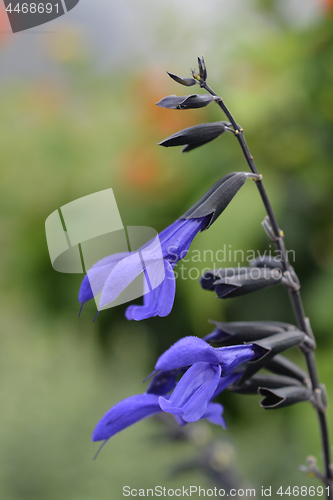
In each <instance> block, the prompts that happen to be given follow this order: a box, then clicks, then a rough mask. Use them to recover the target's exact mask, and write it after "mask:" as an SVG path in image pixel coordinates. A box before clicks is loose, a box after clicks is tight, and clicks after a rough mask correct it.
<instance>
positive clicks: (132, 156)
mask: <svg viewBox="0 0 333 500" xmlns="http://www.w3.org/2000/svg"><path fill="white" fill-rule="evenodd" d="M81 3H82V4H83V5H82V6H81ZM89 9H90V10H89ZM117 9H118V10H119V9H120V10H121V12H120V11H119V12H118V10H117ZM97 14H98V15H97ZM332 14H333V2H332V1H330V0H322V1H320V0H307V1H306V2H303V1H301V0H298V1H289V0H286V1H284V2H279V1H271V0H270V1H269V0H262V1H259V0H258V1H251V2H248V1H247V0H239V1H237V2H234V1H232V2H231V0H230V1H229V0H225V1H224V2H216V1H214V0H209V1H205V2H203V1H199V0H198V1H197V2H194V3H193V2H192V3H191V4H190V3H189V2H184V4H182V5H180V2H178V3H177V1H176V0H175V1H173V2H170V3H162V4H161V5H160V3H159V2H158V5H157V4H155V3H154V2H152V1H151V0H145V1H142V2H141V1H139V2H133V1H127V2H124V4H123V5H122V7H121V8H120V7H119V6H116V4H115V3H114V2H111V3H109V5H108V4H107V2H101V5H100V6H99V11H98V12H97V10H96V7H95V6H93V5H92V3H91V5H90V6H87V4H84V2H83V0H82V2H80V3H79V4H78V6H77V7H76V8H75V9H73V11H71V13H69V14H67V16H65V17H64V19H58V20H56V21H54V22H52V24H51V23H50V25H48V26H47V25H45V27H44V28H45V32H43V29H44V28H43V29H42V28H40V30H32V32H31V33H30V34H29V33H28V32H27V33H21V34H17V35H12V34H10V33H9V32H8V30H9V27H8V22H7V21H6V19H5V13H4V9H3V5H2V4H1V9H0V22H1V26H0V28H2V31H1V32H0V43H1V45H0V73H1V74H0V88H1V98H0V116H1V124H0V151H1V183H0V207H1V219H0V224H1V231H0V245H1V260H0V280H1V289H2V291H3V293H2V300H1V305H0V307H1V322H0V325H1V349H0V374H1V385H0V387H1V389H0V403H1V406H0V422H1V424H0V497H1V498H4V499H7V500H21V499H22V500H23V499H25V500H26V499H34V500H39V499H43V500H45V499H47V500H58V499H60V498H66V499H68V500H79V499H80V500H86V499H87V500H88V499H92V498H94V499H95V498H98V499H101V500H104V499H109V498H116V499H118V498H122V487H123V486H124V485H129V486H131V487H132V488H148V487H150V488H152V487H154V486H156V485H162V486H166V487H168V488H176V487H179V486H181V485H191V484H192V485H193V484H194V485H198V486H199V485H200V486H202V487H204V486H205V487H209V486H212V485H213V486H214V485H215V484H216V482H214V479H212V478H209V477H208V476H207V474H206V473H205V471H204V468H203V467H201V469H200V468H199V469H198V470H196V471H193V470H192V471H191V470H189V471H187V472H184V473H183V474H180V475H174V474H173V473H172V471H173V470H174V468H177V466H178V464H181V463H187V462H188V461H189V460H193V458H194V457H199V456H200V453H203V451H202V450H203V448H204V450H205V452H206V451H207V449H206V448H205V447H206V446H207V445H209V443H210V440H211V439H226V440H227V441H226V443H227V444H226V445H223V444H221V447H222V448H221V450H222V451H221V450H220V454H218V456H215V458H214V457H213V458H214V460H213V459H212V462H211V464H210V465H211V468H212V469H214V470H217V471H218V470H220V468H223V467H229V466H230V467H233V466H234V467H235V469H236V470H237V474H238V475H239V481H240V484H251V485H252V486H255V487H258V488H259V487H260V486H261V485H263V486H264V487H265V488H267V487H269V486H273V488H277V487H279V486H280V485H283V486H284V487H286V486H288V485H311V484H315V485H317V483H316V481H315V480H314V479H308V478H307V477H305V476H303V475H302V473H300V472H299V471H298V465H299V464H301V463H304V461H305V457H306V455H308V454H313V455H316V456H317V457H319V461H320V447H319V435H318V428H317V420H316V415H315V413H314V411H313V410H312V409H311V408H310V407H309V405H306V404H300V405H298V406H295V407H292V408H287V409H283V410H279V411H276V412H265V411H264V410H262V409H261V408H260V407H259V400H260V399H259V397H249V396H239V395H234V394H228V393H226V394H223V395H222V397H221V402H222V403H223V404H224V406H225V417H226V420H227V423H228V430H227V431H222V430H221V429H218V428H214V429H213V428H212V426H208V425H207V426H206V425H201V423H199V424H198V425H197V426H196V424H193V426H191V425H189V426H187V427H188V428H190V427H193V431H190V430H189V431H187V434H186V436H184V435H183V436H182V437H183V440H177V439H168V435H169V437H170V429H169V431H168V432H169V434H168V432H167V431H166V430H165V429H167V427H166V426H165V424H164V423H163V422H162V423H161V422H160V421H159V420H158V419H153V418H152V419H148V420H145V421H143V422H141V423H139V424H137V425H136V426H133V427H131V428H129V429H127V430H125V431H123V432H122V433H120V434H119V435H116V436H115V437H114V438H112V440H111V441H110V442H109V443H108V444H107V445H106V446H105V448H104V449H103V451H102V452H101V454H100V455H99V457H98V459H97V460H96V461H93V457H94V454H95V453H96V451H97V448H98V445H97V444H96V443H91V441H90V436H91V433H92V431H93V429H94V426H95V425H96V423H97V422H98V420H99V419H100V418H101V417H102V416H103V414H104V413H105V412H106V411H107V410H108V409H109V408H110V407H111V406H112V405H114V404H115V403H117V402H118V401H119V400H121V399H123V398H125V397H128V396H131V395H133V394H136V393H140V392H143V391H144V387H145V386H144V385H143V384H142V380H143V379H144V378H145V377H146V375H148V374H149V373H150V372H151V371H152V368H153V365H154V363H155V360H156V358H157V356H158V355H160V354H161V353H162V352H163V350H164V349H166V348H168V347H169V346H170V345H171V344H172V343H173V342H174V341H176V340H177V339H178V338H179V337H181V336H185V335H198V336H200V337H202V336H203V335H205V334H207V333H209V332H210V331H211V329H212V327H211V325H210V324H209V323H208V321H207V319H209V318H210V319H215V320H218V321H236V320H247V319H248V320H254V319H258V320H259V319H269V320H278V321H287V322H294V319H293V315H292V311H291V307H290V305H289V303H288V300H287V297H286V293H285V291H284V290H283V289H282V288H281V289H280V288H276V289H270V290H268V291H264V292H258V293H257V294H253V295H251V296H245V297H241V298H238V299H230V300H229V301H218V300H216V299H215V298H214V296H213V294H211V293H209V292H204V291H203V290H201V288H200V286H199V285H198V282H197V280H193V279H191V278H190V276H191V269H192V268H199V269H202V268H204V267H214V264H218V263H216V262H215V263H214V262H211V261H208V262H203V263H197V262H191V260H190V261H189V262H187V263H186V264H184V265H185V266H186V269H187V270H185V271H184V278H185V279H182V280H181V279H178V280H177V294H176V301H175V306H174V308H173V310H172V312H171V314H170V315H169V316H168V317H167V318H152V319H149V320H146V321H144V322H140V323H135V322H127V321H126V320H125V318H124V311H125V308H126V306H119V307H117V308H115V309H110V310H107V311H104V312H102V313H101V314H100V315H99V316H98V319H97V321H96V322H94V323H93V318H94V316H95V313H96V310H95V309H96V308H95V305H94V304H93V303H91V304H87V305H86V306H85V308H84V310H83V313H82V316H81V318H80V319H78V317H77V315H78V310H79V305H78V302H77V293H78V288H79V285H80V282H81V279H82V276H81V275H74V274H61V273H57V272H56V271H54V270H53V268H52V266H51V263H50V259H49V255H48V250H47V245H46V239H45V228H44V223H45V219H46V218H47V217H48V215H49V214H50V213H51V212H53V211H54V210H56V209H58V208H59V207H60V206H62V205H64V204H66V203H69V202H70V201H73V200H75V199H77V198H80V197H82V196H85V195H88V194H91V193H94V192H97V191H100V190H103V189H107V188H113V190H114V193H115V196H116V199H117V202H118V206H119V209H120V213H121V216H122V220H123V223H124V225H146V226H150V227H153V228H155V229H157V230H162V229H163V228H164V227H166V226H167V225H169V224H171V223H172V222H173V221H174V220H175V218H177V217H178V216H179V215H181V214H182V213H183V212H184V211H185V210H186V209H187V208H188V207H189V206H190V204H192V203H194V202H195V201H196V200H197V198H198V197H200V196H201V195H202V194H203V193H204V192H205V190H206V189H207V188H209V187H210V186H211V185H212V184H213V183H214V182H215V181H216V180H217V179H218V178H219V177H222V176H223V175H225V174H227V173H228V172H230V171H234V170H246V165H245V162H244V159H243V157H242V154H241V152H240V150H239V147H238V144H237V141H236V140H235V139H234V138H233V137H232V135H231V134H229V135H228V134H225V135H223V136H222V137H221V138H219V139H217V140H216V141H214V142H213V143H211V144H209V145H206V146H204V147H202V148H200V149H198V150H195V151H193V152H191V153H189V154H184V155H179V150H178V148H171V149H164V148H160V147H158V146H157V145H156V143H157V142H160V141H161V140H162V139H164V138H166V137H167V136H169V135H171V134H173V133H175V132H176V131H178V130H180V129H182V128H185V127H188V126H191V125H195V124H197V123H201V122H204V121H217V120H221V119H224V117H223V116H221V114H220V111H219V109H218V107H217V106H214V105H211V106H209V107H208V108H205V109H202V110H195V111H187V112H185V111H171V110H163V109H161V108H157V107H156V106H155V104H154V103H155V102H157V101H158V100H159V99H161V98H162V97H164V96H165V95H169V94H184V95H185V94H186V89H185V87H184V88H183V87H180V86H177V84H176V83H174V82H173V81H171V80H170V79H168V77H167V75H166V73H165V71H166V70H168V71H171V72H174V73H177V74H181V75H183V76H189V69H190V68H191V67H195V65H196V57H197V56H198V55H199V56H201V55H202V54H204V56H205V60H206V63H207V67H208V75H209V83H210V85H211V86H212V87H213V88H214V89H215V91H216V92H217V93H218V94H220V95H222V96H223V98H224V99H225V101H226V103H227V105H228V107H229V108H230V110H231V111H232V113H233V114H234V116H235V118H236V120H237V121H239V122H240V123H241V125H242V126H243V128H244V130H245V136H246V139H247V141H248V144H249V147H250V150H251V152H252V154H253V155H254V158H255V161H256V164H257V167H258V169H259V171H260V172H261V173H262V174H263V177H264V181H265V185H266V189H267V191H268V193H269V195H270V197H271V200H272V203H273V206H274V208H275V209H276V213H277V215H278V219H279V222H280V226H281V227H282V228H283V230H284V232H285V235H286V245H287V248H291V249H293V250H294V251H295V256H296V260H295V262H294V266H295V268H296V271H297V273H298V275H299V277H300V279H301V283H302V295H303V299H304V306H305V311H306V314H307V315H308V316H309V317H310V319H311V323H312V328H313V330H314V332H315V335H316V338H317V343H318V349H317V360H318V369H319V373H320V378H321V381H323V382H325V383H326V385H327V389H328V394H329V396H330V399H331V400H333V379H332V374H333V372H332V348H333V341H332V324H333V307H332V296H333V252H332V245H333V206H332V197H333V169H332V154H333V141H332V137H333V16H332ZM115 19H116V20H115ZM117 19H119V20H120V21H119V23H118V25H117V26H116V21H117ZM134 28H135V29H134ZM47 30H50V31H47ZM133 30H134V31H133ZM135 30H137V31H135ZM111 35H112V36H113V39H112V40H111V38H110V37H111ZM108 43H110V45H109V44H108ZM192 90H193V89H191V91H192ZM195 91H196V90H194V92H195ZM198 91H199V90H198ZM199 92H200V91H199ZM264 216H265V213H264V210H263V207H262V205H261V201H260V198H259V196H258V194H257V191H256V189H255V186H254V184H253V183H250V182H248V183H247V184H246V185H245V186H244V188H243V189H242V190H241V191H240V192H239V194H238V195H237V197H236V198H235V199H234V200H233V202H232V204H231V205H230V206H229V207H228V208H227V210H226V211H225V213H224V214H223V216H221V217H220V218H219V220H218V221H217V222H216V223H215V224H214V226H213V227H212V228H211V229H210V230H209V231H206V232H204V233H202V234H199V235H198V236H197V238H196V239H195V240H194V242H193V245H192V246H191V251H190V252H189V258H190V259H191V255H192V251H193V250H200V251H201V252H203V251H204V250H206V249H211V250H213V252H216V251H217V250H218V249H220V248H227V249H231V250H232V251H233V250H238V249H242V250H243V251H244V252H246V251H247V250H254V251H257V249H259V250H260V251H264V250H271V251H273V247H272V245H270V242H269V241H268V239H267V237H266V235H265V233H264V231H263V230H262V227H261V224H260V223H261V221H262V220H263V218H264ZM224 245H226V247H225V246H224ZM193 255H194V254H193ZM229 263H230V264H232V265H234V264H235V262H234V261H232V262H228V261H226V262H225V263H223V264H222V266H226V265H228V264H229ZM176 269H177V268H176ZM192 273H193V274H192V276H195V273H194V271H192ZM290 356H291V357H292V359H294V360H295V361H297V362H299V363H300V364H302V363H303V361H302V358H301V355H300V354H299V353H298V352H297V351H296V350H295V352H290ZM328 419H329V421H330V423H331V426H332V424H333V417H332V412H331V411H329V412H328ZM169 425H170V423H169ZM194 429H197V430H196V431H195V430H194ZM185 438H186V439H185ZM223 446H225V447H224V448H223ZM230 447H233V452H232V453H231V452H230ZM223 450H226V452H225V454H223V453H224V452H223ZM233 457H234V458H233ZM206 465H207V464H206ZM246 481H247V483H246ZM273 496H274V495H273Z"/></svg>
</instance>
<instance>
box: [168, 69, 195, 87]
mask: <svg viewBox="0 0 333 500" xmlns="http://www.w3.org/2000/svg"><path fill="white" fill-rule="evenodd" d="M167 73H168V75H169V76H170V78H172V79H173V80H175V82H177V83H180V84H181V85H185V87H191V86H192V85H195V84H196V83H197V82H196V80H195V79H194V78H183V77H181V76H178V75H175V74H173V73H169V71H167Z"/></svg>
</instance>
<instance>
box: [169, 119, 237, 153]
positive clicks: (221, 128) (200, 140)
mask: <svg viewBox="0 0 333 500" xmlns="http://www.w3.org/2000/svg"><path fill="white" fill-rule="evenodd" d="M228 125H229V123H228V122H224V121H221V122H213V123H202V124H200V125H195V126H194V127H189V128H185V129H184V130H180V131H179V132H176V133H175V134H173V135H171V136H170V137H168V138H167V139H164V141H162V142H160V143H159V145H160V146H164V147H166V148H169V147H170V146H184V145H185V146H186V147H185V148H184V149H183V151H190V149H194V148H196V147H199V146H202V145H203V144H206V143H207V142H210V141H212V140H214V139H216V137H218V136H219V135H221V134H223V132H225V131H226V130H227V127H228ZM187 146H191V147H187Z"/></svg>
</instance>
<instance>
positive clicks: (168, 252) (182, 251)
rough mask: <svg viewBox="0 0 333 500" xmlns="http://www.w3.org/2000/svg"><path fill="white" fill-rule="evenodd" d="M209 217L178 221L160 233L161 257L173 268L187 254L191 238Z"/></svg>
mask: <svg viewBox="0 0 333 500" xmlns="http://www.w3.org/2000/svg"><path fill="white" fill-rule="evenodd" d="M210 219H211V215H209V216H208V217H207V216H206V217H200V218H198V219H178V220H176V221H175V222H174V223H173V224H171V226H169V227H167V228H166V229H164V231H162V232H161V233H160V242H161V246H162V253H163V257H164V258H165V259H167V260H168V261H169V262H170V263H172V264H173V266H175V264H176V263H177V262H178V261H179V260H181V259H183V258H184V257H185V255H186V254H187V252H188V249H189V246H190V245H191V243H192V241H193V238H194V237H195V236H196V234H197V233H198V232H199V231H201V229H203V228H204V227H205V226H206V224H207V222H208V220H210Z"/></svg>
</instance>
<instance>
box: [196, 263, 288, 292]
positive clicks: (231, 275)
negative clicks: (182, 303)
mask: <svg viewBox="0 0 333 500" xmlns="http://www.w3.org/2000/svg"><path fill="white" fill-rule="evenodd" d="M282 277H283V275H282V272H281V270H280V269H267V268H259V267H235V268H232V267H230V268H225V269H212V270H211V271H208V272H207V273H205V274H204V276H203V277H202V278H201V280H200V284H201V286H202V288H204V289H205V290H214V291H215V293H216V295H217V296H218V297H219V298H231V297H239V296H240V295H245V294H247V293H252V292H256V291H258V290H262V289H263V288H267V287H269V286H273V285H278V284H279V283H281V280H282Z"/></svg>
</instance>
